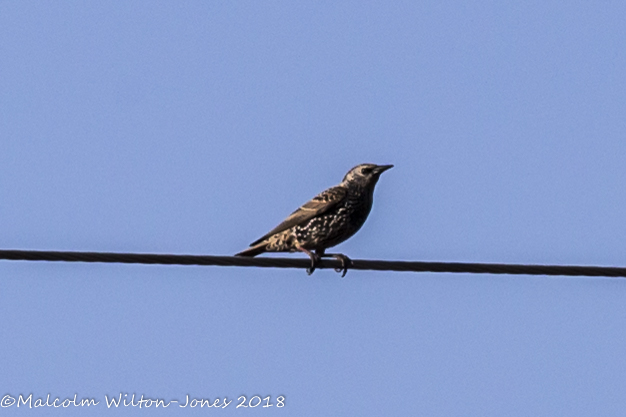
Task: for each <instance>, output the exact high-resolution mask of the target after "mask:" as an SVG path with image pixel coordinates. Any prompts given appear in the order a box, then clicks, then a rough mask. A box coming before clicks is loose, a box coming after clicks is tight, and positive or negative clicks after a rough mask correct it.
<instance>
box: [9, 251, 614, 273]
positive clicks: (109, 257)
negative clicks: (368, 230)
mask: <svg viewBox="0 0 626 417" xmlns="http://www.w3.org/2000/svg"><path fill="white" fill-rule="evenodd" d="M0 259H5V260H12V261H57V262H104V263H125V264H151V265H215V266H253V267H261V268H301V269H306V268H308V267H309V266H310V265H311V262H310V260H309V259H302V258H262V257H259V258H247V257H240V256H210V255H168V254H148V253H107V252H58V251H33V250H0ZM352 263H353V265H352V266H351V267H350V269H359V270H369V271H397V272H453V273H473V274H509V275H560V276H589V277H626V268H621V267H605V266H566V265H516V264H483V263H462V262H417V261H370V260H363V259H356V260H352ZM340 267H341V262H339V261H337V260H335V259H323V260H321V261H320V262H319V264H318V265H317V268H320V269H324V268H340Z"/></svg>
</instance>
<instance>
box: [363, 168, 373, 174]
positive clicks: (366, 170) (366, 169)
mask: <svg viewBox="0 0 626 417" xmlns="http://www.w3.org/2000/svg"><path fill="white" fill-rule="evenodd" d="M361 172H362V173H364V174H371V173H372V168H369V167H368V168H363V169H362V170H361Z"/></svg>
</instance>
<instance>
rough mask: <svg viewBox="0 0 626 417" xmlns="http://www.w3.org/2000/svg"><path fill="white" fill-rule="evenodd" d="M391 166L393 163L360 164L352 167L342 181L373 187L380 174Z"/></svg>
mask: <svg viewBox="0 0 626 417" xmlns="http://www.w3.org/2000/svg"><path fill="white" fill-rule="evenodd" d="M390 168H393V165H375V164H361V165H357V166H355V167H354V168H352V169H351V170H350V171H348V173H347V174H346V176H345V177H343V182H344V183H357V184H359V185H361V186H365V187H372V188H373V187H374V186H375V185H376V183H377V182H378V178H379V177H380V174H382V173H383V172H385V171H387V170H388V169H390Z"/></svg>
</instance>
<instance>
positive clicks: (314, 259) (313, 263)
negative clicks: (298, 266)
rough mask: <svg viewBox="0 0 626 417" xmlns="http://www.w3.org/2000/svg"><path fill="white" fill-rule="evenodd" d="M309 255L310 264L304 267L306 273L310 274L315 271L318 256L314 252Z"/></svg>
mask: <svg viewBox="0 0 626 417" xmlns="http://www.w3.org/2000/svg"><path fill="white" fill-rule="evenodd" d="M310 257H311V266H310V267H309V268H307V269H306V274H307V275H311V274H312V273H313V272H315V267H316V266H317V263H318V262H319V260H320V257H319V256H318V255H316V254H314V253H311V255H310Z"/></svg>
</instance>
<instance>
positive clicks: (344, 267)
mask: <svg viewBox="0 0 626 417" xmlns="http://www.w3.org/2000/svg"><path fill="white" fill-rule="evenodd" d="M315 252H316V253H317V254H318V255H319V256H320V257H323V258H335V259H337V260H338V261H340V262H341V268H335V271H337V272H342V271H343V273H342V274H341V278H343V277H345V276H346V273H347V272H348V268H349V267H351V266H352V259H350V258H348V257H347V256H346V255H344V254H342V253H324V251H323V250H322V251H315Z"/></svg>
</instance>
